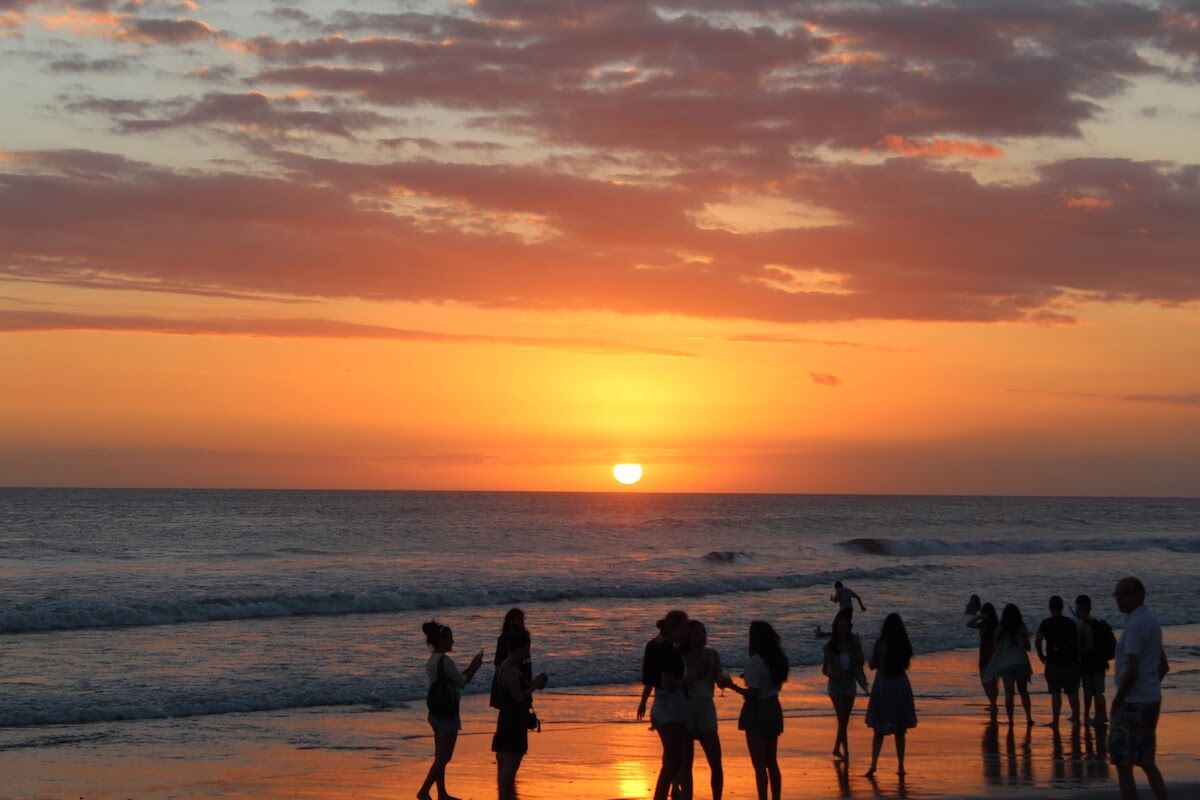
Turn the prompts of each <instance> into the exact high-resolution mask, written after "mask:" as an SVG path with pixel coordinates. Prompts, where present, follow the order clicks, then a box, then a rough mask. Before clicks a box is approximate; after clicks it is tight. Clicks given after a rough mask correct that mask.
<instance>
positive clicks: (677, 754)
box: [654, 722, 691, 800]
mask: <svg viewBox="0 0 1200 800" xmlns="http://www.w3.org/2000/svg"><path fill="white" fill-rule="evenodd" d="M658 736H659V738H660V739H661V740H662V745H663V756H662V766H661V767H660V768H659V770H658V782H657V783H656V784H655V787H654V800H667V794H668V793H669V792H670V791H671V784H672V783H674V782H675V781H676V780H677V779H678V776H679V771H680V769H682V768H683V765H684V760H685V759H686V758H687V745H688V742H689V741H690V740H691V737H690V736H689V735H688V732H687V728H686V727H685V726H684V724H683V723H682V722H669V723H667V724H665V725H661V726H659V728H658Z"/></svg>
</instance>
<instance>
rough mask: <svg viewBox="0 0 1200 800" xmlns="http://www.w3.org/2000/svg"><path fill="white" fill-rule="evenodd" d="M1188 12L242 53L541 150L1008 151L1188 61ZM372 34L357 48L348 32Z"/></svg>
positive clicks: (785, 20) (570, 21) (344, 15)
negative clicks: (1172, 61) (1166, 60)
mask: <svg viewBox="0 0 1200 800" xmlns="http://www.w3.org/2000/svg"><path fill="white" fill-rule="evenodd" d="M1195 24H1196V15H1195V13H1194V12H1192V11H1186V10H1184V9H1183V8H1182V7H1174V8H1171V7H1169V6H1161V7H1150V6H1147V5H1144V4H1141V3H1135V2H1122V1H1121V0H1112V1H1111V2H1106V3H1104V4H1103V5H1101V6H1095V5H1092V4H1085V3H1038V2H1017V3H1004V4H980V3H967V2H961V1H960V0H943V1H942V2H929V3H922V4H897V3H893V2H882V1H880V2H871V1H868V2H861V3H855V4H841V3H825V2H805V3H784V2H780V3H745V2H729V3H721V2H705V1H704V0H697V1H696V2H673V3H666V4H650V3H643V2H626V1H625V0H616V1H614V2H595V3H588V4H585V5H579V4H567V5H564V4H562V3H554V4H550V5H545V4H542V3H534V2H498V3H491V2H476V3H472V4H471V6H470V8H469V9H468V10H466V13H453V14H432V13H394V14H375V13H368V12H348V11H341V12H337V13H335V14H334V15H332V16H331V17H330V19H329V21H328V22H327V23H325V24H322V25H318V24H316V23H314V22H313V21H311V20H309V21H308V24H307V26H306V30H308V31H311V32H312V33H313V35H312V36H311V38H300V39H290V40H285V39H278V38H275V37H272V36H269V35H268V36H260V37H257V38H255V39H252V40H249V41H247V42H246V48H247V50H248V51H249V52H251V53H253V54H255V55H257V56H259V58H261V59H262V60H263V61H264V62H265V66H264V68H263V70H262V71H261V72H260V74H259V75H258V77H257V80H259V81H262V82H266V83H275V84H284V85H290V86H302V87H307V88H310V89H314V90H319V91H331V92H342V93H348V94H352V95H356V96H359V97H361V98H364V99H366V100H369V101H370V102H373V103H381V104H387V105H396V106H403V107H408V106H414V105H420V104H432V105H435V106H441V107H443V108H447V109H453V110H455V111H466V112H475V113H479V114H481V115H482V116H481V117H480V118H479V120H478V122H479V123H480V124H484V125H488V126H491V127H494V128H498V129H502V130H505V131H508V132H515V133H520V134H525V135H528V136H531V137H533V138H536V139H542V140H548V141H552V142H558V143H563V144H572V145H577V146H578V145H582V146H585V147H591V148H606V149H627V150H630V151H640V152H647V153H655V154H657V155H658V156H661V157H667V158H672V159H676V160H684V161H689V162H695V161H700V160H702V159H710V158H712V157H713V156H714V155H721V156H722V157H725V158H731V157H733V156H735V155H736V154H740V153H744V152H746V151H748V150H753V151H757V152H759V153H761V154H765V155H766V156H769V157H770V159H772V160H773V161H775V166H776V167H777V168H778V167H779V166H780V165H781V164H786V163H788V162H790V161H791V158H792V156H793V148H797V147H801V148H812V147H816V146H819V145H825V146H831V147H841V148H872V147H875V146H877V144H878V143H880V142H883V143H884V146H885V147H886V148H888V149H892V150H894V151H897V152H904V153H906V154H909V155H921V156H925V157H945V156H965V157H970V158H995V157H999V155H1000V152H999V149H998V148H997V147H996V146H995V145H993V144H990V143H989V142H987V141H985V140H986V139H987V138H989V137H1026V136H1028V137H1038V136H1064V137H1078V136H1080V135H1081V126H1082V125H1083V124H1084V123H1087V122H1089V121H1092V120H1095V119H1098V118H1099V117H1100V115H1101V114H1102V112H1103V108H1102V106H1101V104H1100V101H1102V100H1105V99H1107V98H1110V97H1113V96H1115V95H1117V94H1119V93H1120V92H1122V91H1123V90H1124V89H1125V88H1126V87H1127V86H1128V84H1129V81H1130V80H1131V79H1133V78H1136V77H1140V76H1145V75H1151V74H1156V73H1164V72H1165V71H1166V70H1165V68H1164V67H1161V66H1159V65H1157V64H1156V63H1154V62H1153V61H1151V60H1149V59H1148V58H1147V57H1146V56H1145V55H1143V52H1144V51H1147V50H1148V49H1151V48H1155V47H1157V48H1160V49H1162V48H1165V49H1169V50H1171V51H1172V52H1174V53H1176V54H1178V55H1179V56H1180V57H1182V58H1184V59H1188V60H1190V61H1192V62H1193V63H1195V62H1197V59H1198V58H1200V47H1194V46H1192V40H1193V39H1195V38H1198V37H1196V36H1195V35H1194V34H1193V33H1192V27H1191V26H1193V25H1195ZM359 33H361V34H364V35H362V36H360V37H357V38H356V36H355V34H359Z"/></svg>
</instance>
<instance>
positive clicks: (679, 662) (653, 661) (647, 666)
mask: <svg viewBox="0 0 1200 800" xmlns="http://www.w3.org/2000/svg"><path fill="white" fill-rule="evenodd" d="M663 673H666V674H668V675H674V676H675V677H676V678H682V677H683V656H681V655H679V651H678V650H676V649H675V646H674V645H673V644H671V643H670V642H664V641H662V640H661V639H657V638H656V639H651V640H650V642H649V644H647V645H646V654H645V655H644V656H642V685H644V686H654V687H657V688H660V689H661V688H662V676H663Z"/></svg>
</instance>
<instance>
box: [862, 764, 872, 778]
mask: <svg viewBox="0 0 1200 800" xmlns="http://www.w3.org/2000/svg"><path fill="white" fill-rule="evenodd" d="M863 777H864V778H874V777H875V768H874V767H871V768H870V769H869V770H867V771H866V772H864V773H863Z"/></svg>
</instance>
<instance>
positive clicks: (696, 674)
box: [681, 620, 730, 800]
mask: <svg viewBox="0 0 1200 800" xmlns="http://www.w3.org/2000/svg"><path fill="white" fill-rule="evenodd" d="M681 653H682V655H683V665H684V671H685V672H684V674H685V675H686V676H688V677H691V678H694V680H695V682H694V683H693V684H692V685H691V686H690V687H689V688H688V698H687V728H688V735H689V736H690V737H691V739H692V743H691V745H690V746H689V748H688V755H689V758H688V767H687V768H685V769H684V776H685V779H686V781H687V783H686V784H685V785H684V786H683V796H684V797H691V796H692V786H691V778H692V770H691V768H690V763H691V760H692V758H693V757H694V756H695V742H700V747H701V748H702V749H703V750H704V757H705V758H707V759H708V771H709V774H710V775H711V776H712V797H713V800H721V795H722V793H723V792H724V789H725V771H724V769H722V767H721V739H720V737H719V736H718V735H717V705H716V703H715V702H713V691H714V689H715V687H717V686H721V687H727V686H729V683H730V681H729V675H728V674H726V672H725V670H724V669H723V668H722V667H721V656H720V654H719V653H718V652H717V651H716V650H713V649H712V648H711V647H708V631H707V629H706V628H705V627H704V623H702V622H699V621H697V620H692V621H690V622H689V623H688V638H687V640H686V641H685V642H684V643H683V647H682V648H681Z"/></svg>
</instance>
